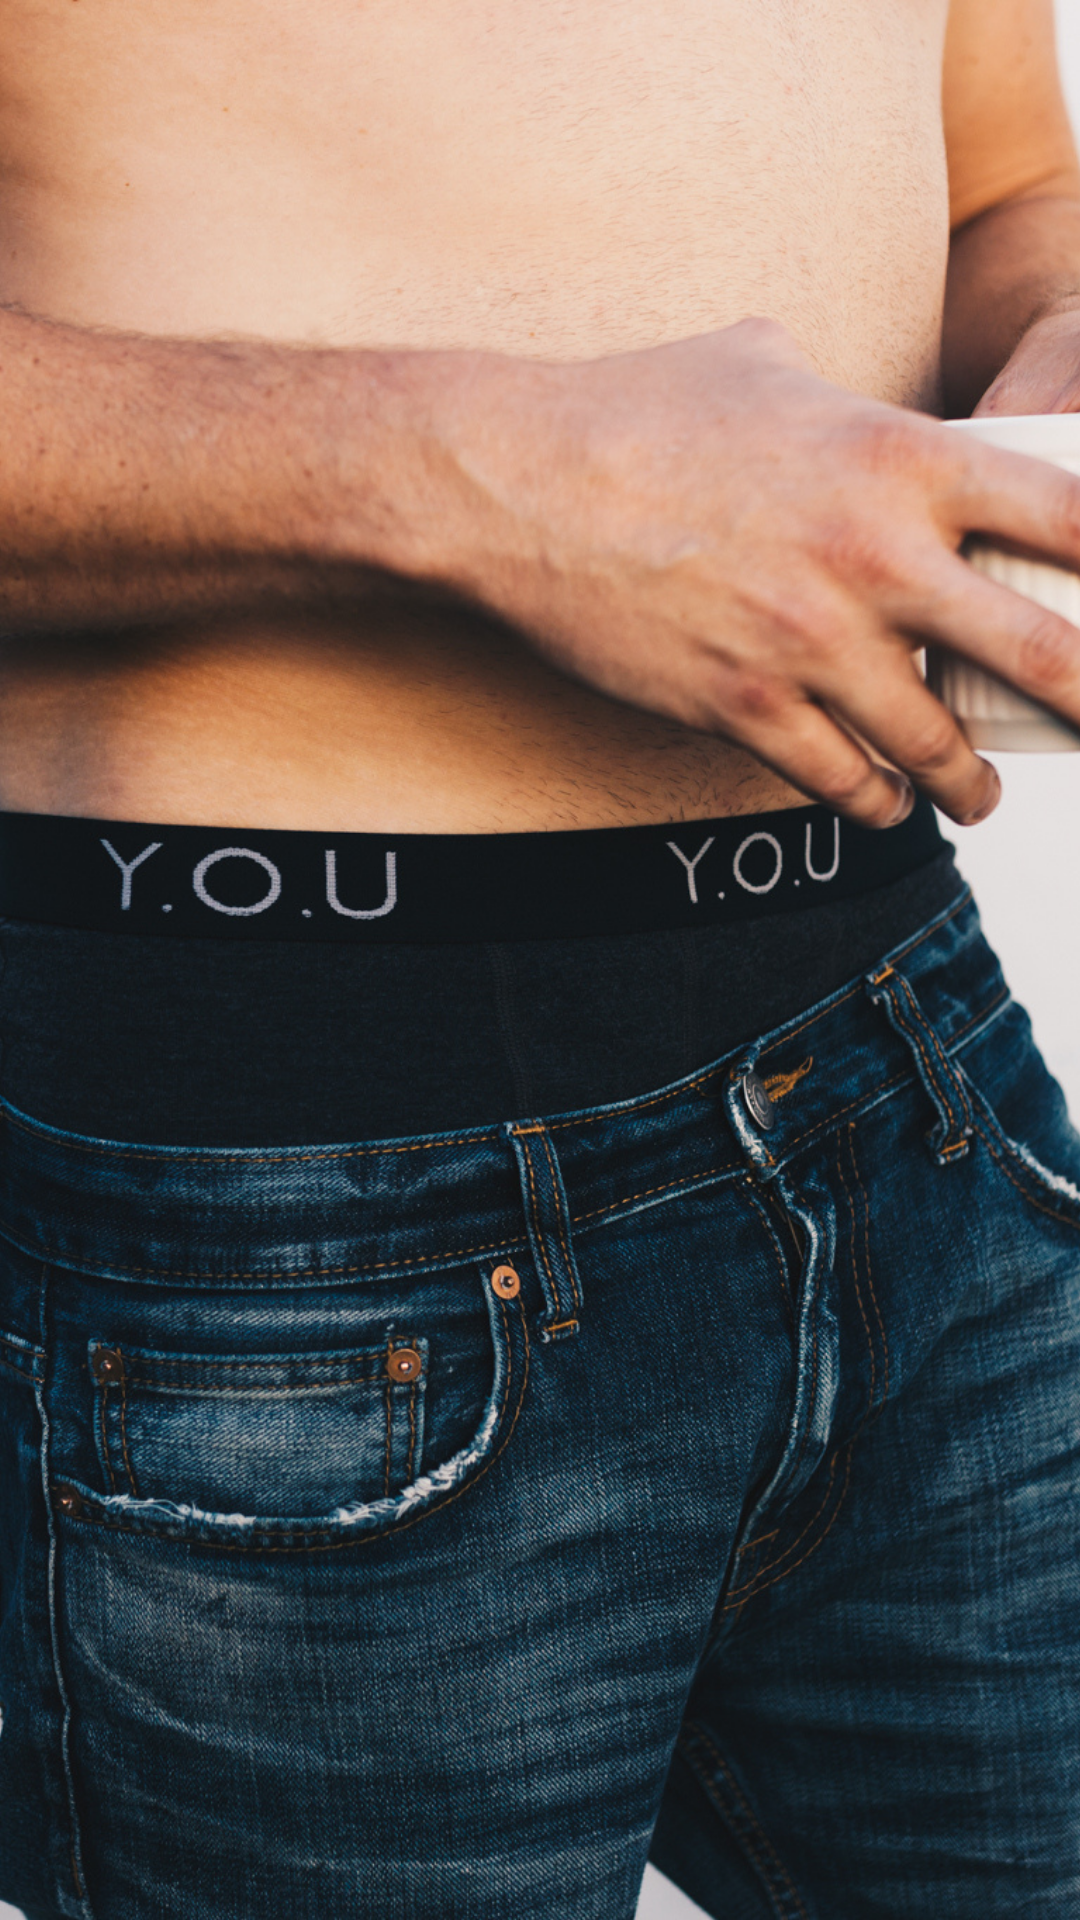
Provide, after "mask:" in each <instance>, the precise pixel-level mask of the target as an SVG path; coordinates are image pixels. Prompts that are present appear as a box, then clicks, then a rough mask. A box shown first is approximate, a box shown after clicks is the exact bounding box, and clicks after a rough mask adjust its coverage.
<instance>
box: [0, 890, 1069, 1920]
mask: <svg viewBox="0 0 1080 1920" xmlns="http://www.w3.org/2000/svg"><path fill="white" fill-rule="evenodd" d="M751 1071H752V1072H753V1073H754V1074H756V1076H757V1080H756V1081H754V1080H751V1081H749V1082H748V1081H747V1079H746V1076H747V1074H748V1073H749V1072H751ZM763 1090H764V1097H763ZM7 1122H8V1124H7V1130H6V1144H5V1147H4V1152H3V1156H2V1163H0V1228H2V1232H3V1235H4V1239H3V1242H2V1243H0V1244H2V1265H0V1359H2V1362H3V1364H2V1366H0V1381H2V1385H0V1601H2V1611H0V1697H2V1701H3V1708H4V1728H3V1734H2V1737H0V1896H2V1897H4V1898H6V1899H8V1900H11V1901H14V1902H16V1903H17V1904H19V1905H21V1906H22V1907H24V1908H25V1909H26V1911H27V1913H28V1914H29V1915H30V1916H31V1920H55V1916H58V1915H67V1916H72V1920H75V1917H76V1916H78V1920H162V1916H170V1920H171V1917H172V1916H175V1920H253V1917H254V1916H261V1915H268V1916H273V1917H274V1920H327V1916H330V1915H334V1916H338V1915H341V1916H346V1915H348V1916H357V1917H358V1920H359V1916H364V1920H368V1917H369V1916H370V1917H372V1920H374V1917H375V1916H378V1920H406V1917H408V1920H510V1917H511V1916H513V1920H553V1917H554V1916H558V1917H559V1920H562V1916H566V1920H570V1917H571V1916H572V1917H573V1920H587V1916H595V1920H629V1917H630V1916H631V1915H632V1914H633V1912H634V1907H635V1902H636V1899H637V1895H638V1890H639V1886H640V1881H641V1876H642V1872H643V1870H644V1866H645V1862H646V1859H647V1858H648V1857H649V1856H650V1853H651V1855H652V1857H653V1859H654V1860H656V1862H657V1863H658V1864H659V1865H660V1866H661V1867H662V1868H663V1869H664V1870H665V1871H666V1872H667V1873H668V1874H670V1875H672V1876H673V1877H674V1879H675V1880H677V1881H678V1882H679V1883H680V1884H681V1885H682V1886H683V1887H684V1888H685V1889H686V1891H687V1892H688V1893H689V1894H690V1895H691V1896H692V1897H693V1898H694V1899H695V1900H697V1901H698V1902H699V1903H700V1904H701V1905H702V1906H703V1907H704V1908H705V1909H706V1910H707V1911H708V1912H709V1913H711V1914H713V1915H716V1916H717V1917H718V1920H720V1917H721V1916H722V1920H765V1917H766V1916H774V1917H775V1920H781V1917H782V1920H863V1917H864V1916H865V1920H871V1916H873V1917H874V1920H877V1917H878V1916H896V1917H897V1920H915V1917H916V1916H917V1917H919V1920H922V1917H923V1916H925V1920H950V1917H952V1916H957V1917H960V1916H963V1920H990V1917H991V1916H998V1915H1000V1916H1006V1915H1007V1916H1009V1920H1018V1916H1021V1915H1031V1916H1036V1915H1038V1916H1039V1917H1040V1920H1049V1917H1050V1916H1052V1915H1053V1916H1057V1915H1060V1916H1062V1920H1064V1916H1066V1915H1068V1916H1072V1917H1075V1915H1076V1914H1077V1912H1078V1911H1080V1684H1078V1681H1080V1674H1078V1665H1080V1662H1078V1652H1080V1605H1078V1600H1080V1594H1078V1555H1077V1546H1078V1535H1080V1504H1078V1500H1077V1494H1078V1490H1080V1489H1078V1481H1080V1460H1078V1438H1080V1421H1078V1400H1077V1387H1076V1382H1077V1367H1078V1362H1080V1190H1078V1186H1080V1141H1078V1139H1077V1137H1076V1136H1075V1135H1074V1133H1073V1132H1072V1130H1071V1128H1070V1126H1069V1123H1068V1120H1067V1117H1066V1114H1065V1111H1064V1107H1063V1103H1062V1100H1061V1096H1060V1094H1059V1093H1058V1090H1057V1089H1056V1087H1055V1086H1054V1084H1053V1082H1052V1081H1051V1080H1050V1079H1049V1077H1048V1075H1047V1073H1046V1071H1045V1069H1044V1067H1043V1066H1042V1064H1041V1062H1040V1060H1039V1058H1038V1055H1037V1054H1036V1052H1035V1051H1034V1049H1033V1046H1032V1043H1031V1039H1030V1035H1029V1030H1028V1025H1027V1021H1026V1019H1025V1017H1024V1015H1023V1013H1022V1012H1021V1011H1020V1009H1019V1008H1018V1007H1017V1006H1016V1005H1015V1004H1014V1003H1013V1002H1012V1001H1011V1000H1010V999H1009V997H1008V994H1007V992H1006V989H1005V986H1004V984H1003V982H1002V979H1001V976H1000V973H999V971H998V967H997V964H996V962H995V960H994V958H993V956H992V954H991V953H990V952H989V951H988V949H987V948H986V946H985V944H984V943H983V942H982V939H981V937H980V935H979V932H978V926H977V920H976V915H975V911H974V908H973V907H972V906H971V905H970V904H969V903H968V902H967V901H966V899H965V900H963V901H961V902H960V903H958V904H957V905H955V906H954V907H952V908H951V909H950V910H948V911H946V912H945V913H944V914H942V915H940V916H939V917H938V919H937V920H936V921H935V922H934V923H933V924H932V925H931V926H930V927H928V928H926V929H925V930H924V931H923V932H922V933H921V934H920V935H918V936H917V937H915V938H913V939H911V940H910V941H908V942H906V943H905V944H904V945H903V946H902V947H901V948H900V949H898V950H897V951H896V952H894V953H893V954H892V955H891V956H890V957H888V958H886V959H883V960H882V961H881V963H880V964H879V965H878V966H876V967H874V968H873V969H872V970H871V971H870V972H869V973H867V974H865V975H863V976H860V977H859V978H857V979H855V980H853V981H852V982H851V983H850V984H849V985H848V986H847V987H846V988H844V989H842V990H841V991H839V992H837V993H835V994H833V995H832V996H831V997H830V998H829V999H828V1000H827V1001H825V1002H824V1003H822V1004H820V1005H818V1006H816V1007H814V1008H812V1009H810V1010H809V1011H807V1012H806V1013H805V1014H803V1015H802V1016H800V1017H799V1018H798V1019H795V1020H792V1021H791V1022H789V1023H788V1024H787V1025H786V1026H784V1027H781V1028H778V1029H776V1030H774V1031H772V1032H769V1033H767V1034H765V1035H763V1036H762V1037H761V1038H760V1039H759V1040H758V1041H757V1042H755V1043H754V1044H753V1045H752V1046H750V1047H748V1048H746V1049H743V1050H742V1051H740V1052H739V1053H738V1054H736V1055H733V1056H730V1057H728V1058H726V1059H722V1060H720V1061H719V1062H718V1063H715V1064H713V1065H711V1066H708V1067H706V1068H703V1069H702V1070H701V1071H700V1072H698V1073H695V1074H693V1075H692V1076H690V1077H689V1078H688V1079H686V1080H684V1081H682V1082H681V1083H679V1084H678V1085H675V1086H671V1087H666V1088H664V1089H662V1090H660V1091H658V1092H657V1093H655V1094H654V1095H652V1096H650V1097H647V1098H640V1099H634V1100H632V1101H626V1102H623V1103H621V1104H619V1105H616V1106H609V1107H605V1108H599V1109H595V1110H593V1111H590V1112H584V1113H575V1114H571V1115H560V1116H558V1117H556V1118H550V1119H547V1120H541V1119H528V1118H523V1119H518V1120H515V1121H511V1122H507V1123H506V1124H505V1125H501V1126H491V1127H477V1128H473V1129H471V1130H465V1131H461V1132H456V1133H447V1134H445V1135H434V1136H423V1137H420V1138H415V1139H409V1140H397V1141H392V1142H376V1143H366V1144H364V1145H362V1146H359V1147H358V1146H341V1147H333V1146H330V1147H326V1146H316V1147H312V1148H310V1149H306V1150H289V1149H284V1148H274V1149H267V1150H265V1151H263V1150H260V1149H257V1148H251V1149H237V1150H215V1149H211V1148H207V1149H201V1148H200V1149H197V1150H188V1149H184V1148H180V1147H173V1148H170V1147H164V1148H160V1147H159V1148H155V1147H153V1146H117V1145H110V1144H108V1143H103V1142H100V1141H95V1140H92V1139H89V1138H83V1137H80V1136H78V1135H74V1134H71V1133H65V1132H62V1131H58V1130H55V1129H51V1128H49V1127H46V1126H43V1125H40V1124H38V1123H36V1122H35V1121H33V1120H32V1119H27V1118H26V1117H24V1116H21V1115H19V1114H17V1113H14V1112H9V1113H8V1115H7Z"/></svg>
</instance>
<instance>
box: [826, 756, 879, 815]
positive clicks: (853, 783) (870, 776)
mask: <svg viewBox="0 0 1080 1920" xmlns="http://www.w3.org/2000/svg"><path fill="white" fill-rule="evenodd" d="M877 780H878V776H875V774H874V771H873V768H872V767H870V766H869V765H868V763H867V762H866V761H865V760H845V761H844V762H843V763H842V764H838V765H836V766H832V767H826V768H825V769H824V771H823V772H822V774H821V775H820V777H819V779H818V780H817V782H816V785H817V789H818V792H819V793H820V795H821V798H822V799H823V800H824V801H825V802H826V804H827V805H829V806H832V807H836V808H837V809H838V810H839V811H840V812H843V811H844V810H845V809H847V808H850V807H854V806H856V805H857V804H858V803H859V801H860V800H862V799H863V798H864V797H865V802H866V804H865V805H864V806H863V807H862V808H861V809H860V812H861V814H862V817H863V818H868V817H869V813H870V810H871V809H872V808H873V805H874V796H873V791H872V790H873V788H874V786H875V785H876V784H877ZM881 804H882V806H883V807H884V809H885V811H886V813H890V814H891V813H895V811H896V796H895V794H893V795H892V796H891V798H890V796H889V793H888V790H887V789H886V790H885V792H884V793H883V794H882V796H881Z"/></svg>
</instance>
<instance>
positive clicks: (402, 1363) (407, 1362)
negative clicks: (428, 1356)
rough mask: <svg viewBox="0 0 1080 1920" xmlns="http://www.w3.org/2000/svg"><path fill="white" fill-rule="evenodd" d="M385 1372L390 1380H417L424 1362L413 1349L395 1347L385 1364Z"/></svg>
mask: <svg viewBox="0 0 1080 1920" xmlns="http://www.w3.org/2000/svg"><path fill="white" fill-rule="evenodd" d="M386 1371H387V1373H388V1374H389V1375H390V1378H391V1380H402V1381H404V1382H405V1383H406V1385H407V1384H408V1382H409V1381H410V1380H418V1379H419V1378H420V1375H421V1374H422V1373H423V1371H424V1362H423V1360H422V1359H421V1357H420V1355H419V1354H418V1353H417V1351H416V1348H415V1347H395V1348H394V1351H393V1353H391V1354H390V1355H389V1356H388V1358H387V1362H386Z"/></svg>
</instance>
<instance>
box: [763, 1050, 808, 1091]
mask: <svg viewBox="0 0 1080 1920" xmlns="http://www.w3.org/2000/svg"><path fill="white" fill-rule="evenodd" d="M813 1064H814V1056H813V1054H812V1053H811V1054H808V1055H807V1057H806V1059H805V1060H804V1061H803V1063H802V1066H801V1067H796V1068H795V1069H794V1071H793V1072H792V1073H770V1075H769V1077H768V1079H767V1080H765V1081H764V1082H763V1083H762V1084H763V1085H764V1088H765V1091H766V1093H767V1094H768V1095H769V1097H770V1099H772V1100H786V1099H787V1097H788V1094H789V1093H792V1092H793V1091H794V1089H795V1088H796V1087H797V1086H798V1084H799V1081H800V1080H805V1078H806V1076H807V1074H808V1073H809V1071H810V1069H811V1067H812V1066H813Z"/></svg>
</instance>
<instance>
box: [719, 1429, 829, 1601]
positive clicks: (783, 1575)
mask: <svg viewBox="0 0 1080 1920" xmlns="http://www.w3.org/2000/svg"><path fill="white" fill-rule="evenodd" d="M854 1448H855V1442H854V1440H849V1441H848V1443H847V1445H846V1447H845V1448H844V1449H843V1451H844V1452H845V1453H846V1455H847V1461H846V1465H845V1468H844V1484H843V1486H842V1487H841V1488H840V1492H839V1495H838V1496H837V1500H836V1504H835V1506H834V1507H833V1510H832V1513H831V1515H830V1516H829V1523H828V1525H827V1526H826V1527H823V1529H822V1531H821V1532H820V1533H819V1535H818V1537H817V1539H816V1540H815V1541H814V1542H813V1544H812V1545H811V1546H809V1547H807V1548H806V1551H805V1552H804V1553H802V1554H800V1556H799V1558H798V1560H796V1561H795V1564H794V1566H790V1567H784V1568H783V1570H782V1572H780V1573H774V1574H773V1577H772V1579H771V1580H765V1581H763V1582H762V1584H761V1585H760V1586H759V1585H758V1584H757V1582H758V1578H759V1576H758V1575H757V1574H755V1576H754V1579H753V1581H752V1582H751V1585H752V1586H753V1592H752V1593H748V1594H747V1596H746V1598H745V1599H743V1600H736V1601H734V1602H732V1603H731V1604H733V1605H734V1606H736V1607H740V1608H741V1607H744V1606H745V1605H746V1603H747V1600H756V1599H757V1597H758V1594H759V1593H765V1592H766V1591H767V1590H768V1588H769V1587H775V1586H778V1585H779V1583H780V1581H781V1580H786V1579H787V1578H788V1577H789V1575H790V1574H793V1573H797V1572H798V1570H799V1568H800V1567H802V1566H805V1564H806V1562H807V1561H808V1560H809V1559H810V1558H811V1556H812V1555H813V1554H815V1553H816V1552H817V1550H818V1548H819V1547H820V1546H822V1545H823V1544H824V1542H825V1541H826V1540H827V1539H828V1537H829V1535H830V1533H831V1532H832V1530H833V1528H834V1527H835V1525H836V1522H837V1520H838V1519H839V1517H840V1510H841V1508H842V1507H843V1504H844V1501H845V1500H846V1499H847V1492H848V1487H849V1486H850V1484H851V1460H852V1454H853V1452H854ZM837 1458H838V1454H834V1455H833V1472H832V1473H831V1474H830V1476H829V1478H830V1485H831V1482H832V1480H833V1478H834V1477H835V1464H836V1460H837ZM826 1505H827V1501H824V1502H823V1503H822V1505H821V1507H819V1508H818V1512H817V1514H815V1516H814V1518H815V1519H819V1518H820V1516H821V1514H822V1513H823V1512H824V1509H825V1506H826ZM806 1531H807V1530H806V1529H804V1531H803V1534H802V1536H801V1537H802V1538H803V1539H805V1537H806ZM798 1544H799V1543H798V1541H796V1542H795V1543H794V1544H793V1545H792V1546H791V1547H789V1549H788V1552H789V1553H794V1551H795V1547H796V1546H797V1545H798ZM785 1557H786V1556H785V1555H781V1557H780V1560H774V1561H773V1563H772V1565H773V1566H774V1567H778V1566H780V1565H781V1561H782V1560H783V1559H784V1558H785ZM760 1571H761V1573H768V1572H769V1568H768V1567H762V1568H761V1570H760Z"/></svg>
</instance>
